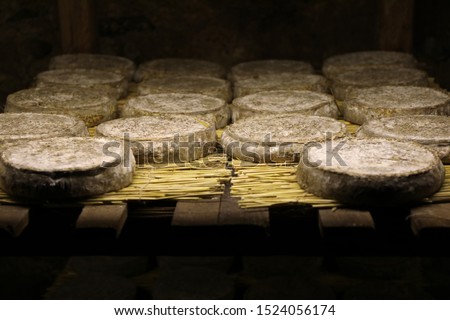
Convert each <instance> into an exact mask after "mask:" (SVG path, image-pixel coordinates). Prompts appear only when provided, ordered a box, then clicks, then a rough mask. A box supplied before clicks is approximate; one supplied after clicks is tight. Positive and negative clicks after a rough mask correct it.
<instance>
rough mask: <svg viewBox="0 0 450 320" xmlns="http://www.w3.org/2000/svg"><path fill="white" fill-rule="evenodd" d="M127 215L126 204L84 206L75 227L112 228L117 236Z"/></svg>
mask: <svg viewBox="0 0 450 320" xmlns="http://www.w3.org/2000/svg"><path fill="white" fill-rule="evenodd" d="M127 216H128V210H127V205H126V204H120V205H99V206H85V207H84V208H83V210H82V211H81V214H80V216H79V217H78V220H77V223H76V228H77V229H84V230H86V229H93V230H95V229H102V230H112V231H113V232H114V234H115V236H116V237H118V236H119V235H120V233H121V231H122V228H123V226H124V225H125V221H126V219H127Z"/></svg>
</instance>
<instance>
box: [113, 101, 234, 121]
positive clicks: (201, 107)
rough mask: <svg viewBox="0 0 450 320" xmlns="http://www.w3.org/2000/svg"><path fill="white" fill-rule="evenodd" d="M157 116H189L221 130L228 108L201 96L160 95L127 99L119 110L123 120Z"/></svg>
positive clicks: (227, 115) (221, 102)
mask: <svg viewBox="0 0 450 320" xmlns="http://www.w3.org/2000/svg"><path fill="white" fill-rule="evenodd" d="M159 114H185V115H191V116H195V117H198V118H199V119H202V120H203V121H205V122H208V123H210V124H211V125H214V126H215V127H216V128H223V127H225V126H226V124H227V123H228V119H229V108H228V105H227V103H226V102H225V101H224V100H221V99H217V98H213V97H209V96H205V95H201V94H193V93H191V94H188V93H186V94H183V93H160V94H149V95H145V96H140V97H136V98H132V99H129V100H128V101H127V103H126V104H125V106H124V107H123V109H122V110H121V116H122V117H125V118H129V117H140V116H150V115H159Z"/></svg>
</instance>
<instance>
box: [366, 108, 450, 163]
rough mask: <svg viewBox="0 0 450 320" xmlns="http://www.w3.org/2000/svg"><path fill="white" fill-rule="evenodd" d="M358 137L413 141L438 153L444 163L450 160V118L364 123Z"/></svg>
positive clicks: (393, 118) (417, 118)
mask: <svg viewBox="0 0 450 320" xmlns="http://www.w3.org/2000/svg"><path fill="white" fill-rule="evenodd" d="M357 137H360V138H363V137H372V138H388V139H398V140H405V141H413V142H417V143H420V144H422V145H425V146H427V147H429V148H430V149H432V150H434V151H436V152H437V154H438V155H439V157H440V158H441V159H442V161H443V162H444V163H447V162H448V161H449V160H450V117H447V116H435V115H418V116H397V117H390V118H382V119H378V120H372V121H368V122H366V123H364V124H363V125H362V126H361V127H360V129H359V130H358V132H357Z"/></svg>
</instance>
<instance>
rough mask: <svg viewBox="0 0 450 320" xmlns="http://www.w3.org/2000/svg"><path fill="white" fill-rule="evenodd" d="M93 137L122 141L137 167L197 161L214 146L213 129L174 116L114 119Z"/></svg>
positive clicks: (102, 125)
mask: <svg viewBox="0 0 450 320" xmlns="http://www.w3.org/2000/svg"><path fill="white" fill-rule="evenodd" d="M96 134H97V135H98V136H101V137H108V138H114V139H121V140H124V142H126V143H127V145H129V148H130V149H131V151H132V153H133V154H134V156H135V158H136V161H137V162H138V163H159V164H168V163H173V162H189V161H193V160H197V159H199V158H201V157H203V156H206V155H207V154H209V153H211V151H213V150H215V143H216V131H215V127H214V125H209V124H208V123H205V122H204V121H201V120H199V119H196V118H195V117H192V116H186V115H177V114H161V115H152V116H142V117H138V118H122V119H116V120H112V121H108V122H105V123H102V124H100V125H99V126H98V127H97V130H96Z"/></svg>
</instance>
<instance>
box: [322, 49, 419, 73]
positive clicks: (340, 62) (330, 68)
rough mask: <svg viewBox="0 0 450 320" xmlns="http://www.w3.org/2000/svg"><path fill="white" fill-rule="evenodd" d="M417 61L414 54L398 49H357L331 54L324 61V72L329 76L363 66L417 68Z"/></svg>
mask: <svg viewBox="0 0 450 320" xmlns="http://www.w3.org/2000/svg"><path fill="white" fill-rule="evenodd" d="M416 66H417V61H416V59H415V58H414V56H413V55H411V54H409V53H405V52H396V51H381V50H380V51H357V52H351V53H344V54H339V55H334V56H331V57H329V58H327V59H325V61H324V62H323V66H322V72H323V74H324V75H325V76H326V77H327V78H329V79H334V78H335V77H336V75H338V74H340V73H343V72H346V71H349V70H352V69H355V68H361V67H364V68H366V67H393V68H397V67H404V68H415V67H416Z"/></svg>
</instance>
